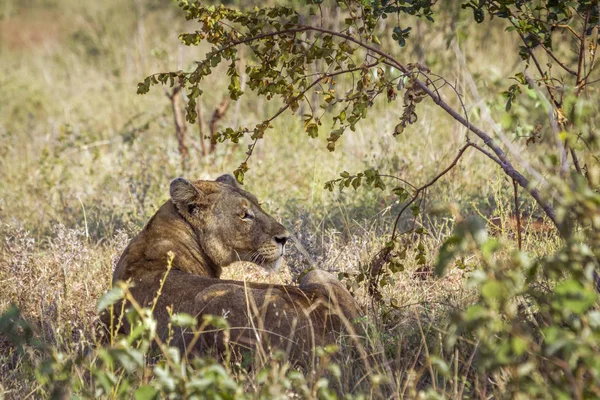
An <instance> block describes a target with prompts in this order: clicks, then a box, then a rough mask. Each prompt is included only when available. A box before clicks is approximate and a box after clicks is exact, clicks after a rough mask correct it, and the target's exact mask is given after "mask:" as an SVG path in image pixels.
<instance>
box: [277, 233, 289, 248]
mask: <svg viewBox="0 0 600 400" xmlns="http://www.w3.org/2000/svg"><path fill="white" fill-rule="evenodd" d="M289 238H290V235H288V234H287V233H284V234H282V235H276V236H275V241H276V242H277V243H279V244H281V246H282V247H283V246H285V244H286V243H287V241H288V239H289Z"/></svg>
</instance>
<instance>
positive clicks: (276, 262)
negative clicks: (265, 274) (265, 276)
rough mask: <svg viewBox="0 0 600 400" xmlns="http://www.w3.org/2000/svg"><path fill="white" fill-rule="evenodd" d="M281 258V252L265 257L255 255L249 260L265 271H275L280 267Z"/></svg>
mask: <svg viewBox="0 0 600 400" xmlns="http://www.w3.org/2000/svg"><path fill="white" fill-rule="evenodd" d="M282 260H283V254H282V255H280V256H278V257H275V258H273V257H265V256H263V255H257V256H256V257H254V259H253V260H251V261H252V262H253V263H255V264H258V265H259V266H261V267H262V268H264V269H266V270H267V271H271V272H273V271H277V270H278V269H279V268H280V267H281V263H282Z"/></svg>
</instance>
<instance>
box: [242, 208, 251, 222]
mask: <svg viewBox="0 0 600 400" xmlns="http://www.w3.org/2000/svg"><path fill="white" fill-rule="evenodd" d="M242 219H245V220H252V219H254V213H253V212H252V211H251V210H246V211H244V214H243V215H242Z"/></svg>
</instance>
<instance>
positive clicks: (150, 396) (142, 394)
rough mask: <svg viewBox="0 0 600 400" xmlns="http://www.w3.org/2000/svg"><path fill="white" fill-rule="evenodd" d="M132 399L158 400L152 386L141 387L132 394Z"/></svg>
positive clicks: (156, 391)
mask: <svg viewBox="0 0 600 400" xmlns="http://www.w3.org/2000/svg"><path fill="white" fill-rule="evenodd" d="M133 398H134V399H135V400H154V399H158V390H156V389H155V388H154V387H153V386H150V385H143V386H140V387H139V388H137V389H136V391H135V392H133Z"/></svg>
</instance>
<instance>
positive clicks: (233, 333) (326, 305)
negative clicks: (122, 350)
mask: <svg viewBox="0 0 600 400" xmlns="http://www.w3.org/2000/svg"><path fill="white" fill-rule="evenodd" d="M170 194H171V198H170V200H169V201H167V202H166V203H165V204H163V206H162V207H161V208H160V209H159V210H158V212H157V213H156V214H155V215H154V216H153V217H152V218H151V219H150V221H149V222H148V224H147V225H146V226H145V227H144V229H143V230H142V231H141V232H140V233H139V234H138V235H137V236H136V237H135V238H133V240H132V241H131V242H130V243H129V245H128V246H127V248H126V249H125V251H124V253H123V255H122V256H121V258H120V260H119V262H118V264H117V267H116V269H115V271H114V275H113V282H117V281H128V280H130V281H131V282H132V283H133V284H134V286H133V288H131V293H132V295H133V297H134V298H135V300H136V301H137V302H138V303H139V304H140V305H142V306H151V305H152V303H153V301H154V298H155V297H156V294H157V291H158V290H159V287H160V285H161V280H163V278H164V276H165V272H166V271H167V265H168V262H169V255H168V254H169V252H172V253H173V254H174V258H173V260H172V264H171V265H172V269H171V270H170V271H169V273H168V274H167V277H166V280H165V281H164V283H163V286H162V290H161V295H160V296H159V297H158V301H157V303H156V305H155V307H154V316H155V318H156V320H157V324H158V329H157V330H158V332H157V333H158V335H159V337H160V338H161V339H162V340H166V339H167V337H168V336H169V321H170V316H169V311H168V310H167V307H169V308H171V309H172V312H173V313H181V312H185V313H188V314H191V315H193V316H196V317H197V318H198V319H199V320H201V317H202V316H203V315H209V314H210V315H217V316H223V317H225V318H226V320H227V321H228V323H229V326H230V339H229V345H231V346H233V347H234V348H236V349H237V350H243V349H250V350H258V349H259V347H260V349H261V350H267V351H268V350H270V349H273V348H277V349H280V350H283V351H286V352H287V353H288V354H289V356H290V357H291V359H292V361H294V362H298V363H301V364H305V363H306V362H307V361H308V360H309V358H310V357H311V354H312V351H311V350H312V349H313V348H314V347H315V346H324V345H327V344H332V343H335V342H336V340H337V339H338V338H339V334H340V332H342V331H344V330H345V329H346V328H350V330H352V328H351V327H352V325H351V323H352V321H354V320H355V319H356V318H358V317H359V316H360V312H359V308H358V306H357V304H356V302H355V301H354V299H353V298H352V296H351V295H350V293H349V292H348V291H347V290H346V288H345V287H344V286H343V285H342V284H341V283H340V282H339V281H338V280H337V279H335V278H334V277H333V276H332V275H330V274H328V273H326V272H324V271H319V270H313V271H310V272H309V273H308V274H306V276H305V277H304V278H303V279H302V281H301V283H300V286H299V287H296V286H287V285H270V284H262V283H247V282H241V281H233V280H221V279H219V277H220V275H221V270H222V268H223V267H226V266H227V265H229V264H231V263H233V262H235V261H250V262H254V263H257V264H259V265H260V266H262V267H264V268H266V269H276V268H277V267H278V266H279V264H280V263H281V260H282V257H283V255H284V254H285V243H286V241H287V239H288V238H289V233H288V232H287V231H286V229H285V228H284V227H283V226H282V225H281V224H279V223H278V222H277V221H275V219H274V218H272V217H271V216H269V215H268V214H266V213H265V212H264V211H263V210H262V208H261V207H260V205H259V204H258V201H257V199H256V197H255V196H253V195H252V194H250V193H248V192H246V191H244V190H242V189H240V188H239V187H238V186H237V183H236V182H235V179H234V178H233V177H232V176H230V175H223V176H221V177H220V178H218V179H217V180H216V181H195V182H193V183H192V182H189V181H187V180H185V179H183V178H178V179H175V180H174V181H172V182H171V187H170ZM115 310H120V307H115ZM106 318H107V317H106V314H105V316H104V318H103V319H104V320H105V322H106V323H107V325H110V323H109V321H106ZM114 318H115V320H116V319H118V318H120V316H119V315H115V316H114ZM113 322H114V321H113ZM114 325H115V326H116V325H117V324H116V322H115V323H114ZM127 329H128V327H127V326H125V327H124V330H125V331H127ZM171 334H172V337H173V342H172V344H174V345H176V346H178V347H180V348H181V349H182V350H184V349H186V348H187V346H188V345H189V344H190V341H191V339H192V337H193V336H194V333H193V332H192V331H191V330H187V331H186V330H181V329H179V330H174V331H172V332H171ZM223 337H224V336H223V335H222V333H221V334H218V333H217V334H215V333H203V334H202V335H200V340H198V341H197V342H196V343H195V345H194V346H195V348H194V349H193V350H194V351H210V350H212V349H216V350H217V351H223V350H224V349H225V348H224V347H225V346H226V345H227V344H226V343H224V340H223Z"/></svg>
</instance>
